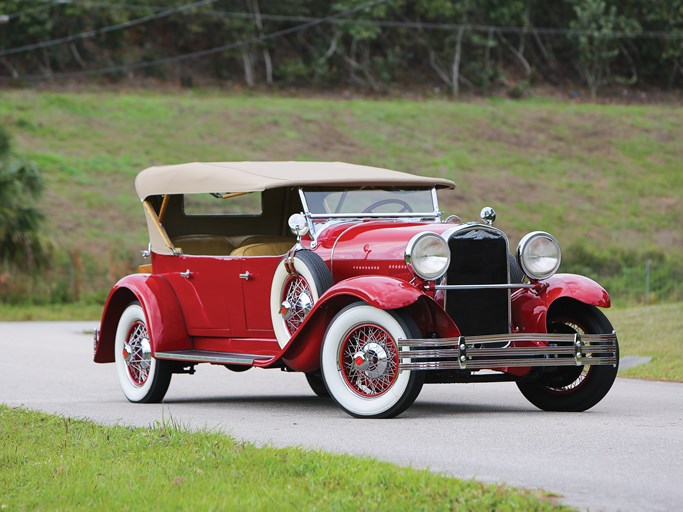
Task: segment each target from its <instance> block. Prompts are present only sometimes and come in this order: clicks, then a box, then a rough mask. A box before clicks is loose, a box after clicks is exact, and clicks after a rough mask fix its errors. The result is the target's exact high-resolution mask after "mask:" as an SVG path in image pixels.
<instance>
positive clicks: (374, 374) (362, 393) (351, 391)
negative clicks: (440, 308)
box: [320, 302, 424, 418]
mask: <svg viewBox="0 0 683 512" xmlns="http://www.w3.org/2000/svg"><path fill="white" fill-rule="evenodd" d="M414 337H419V333H418V332H416V328H415V327H414V326H413V323H412V322H411V320H410V319H409V318H403V317H401V316H400V315H398V314H396V313H394V312H388V311H383V310H381V309H377V308H375V307H372V306H370V305H368V304H366V303H364V302H357V303H355V304H351V305H349V306H347V307H345V308H344V309H342V310H341V311H340V312H339V313H337V315H336V316H335V317H334V318H333V319H332V322H331V323H330V325H329V327H328V328H327V331H326V332H325V337H324V338H323V344H322V350H321V352H320V370H321V372H322V377H323V381H324V382H325V386H326V387H327V390H328V391H329V393H330V396H331V397H332V398H333V399H334V400H335V402H337V404H339V406H340V407H341V408H342V409H344V411H346V412H347V413H348V414H350V415H351V416H355V417H357V418H392V417H394V416H397V415H398V414H400V413H401V412H403V411H405V410H406V409H407V408H408V407H410V405H411V404H412V403H413V402H414V401H415V399H416V398H417V395H418V394H419V393H420V390H421V389H422V384H423V383H424V373H423V372H415V371H407V370H406V371H399V360H400V353H399V349H398V345H397V341H398V340H399V339H401V338H403V339H408V338H414Z"/></svg>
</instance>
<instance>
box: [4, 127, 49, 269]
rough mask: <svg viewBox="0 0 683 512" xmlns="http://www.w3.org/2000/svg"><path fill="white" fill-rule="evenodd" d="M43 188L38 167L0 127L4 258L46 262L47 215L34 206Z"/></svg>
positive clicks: (25, 264) (31, 264)
mask: <svg viewBox="0 0 683 512" xmlns="http://www.w3.org/2000/svg"><path fill="white" fill-rule="evenodd" d="M42 191H43V179H42V177H41V175H40V172H39V170H38V167H37V166H36V165H35V164H34V163H33V162H28V161H26V160H24V159H23V158H19V157H17V156H15V155H14V154H13V153H12V151H11V147H10V138H9V135H8V134H7V132H6V131H5V130H4V129H3V128H2V127H0V262H3V263H4V264H14V265H16V266H17V267H19V268H21V269H25V270H31V269H33V268H35V267H36V266H39V265H41V264H42V263H43V262H44V248H45V246H44V243H43V241H42V239H41V236H40V228H41V224H42V221H43V215H42V214H41V213H40V211H39V210H38V209H37V208H36V207H35V206H34V205H35V202H36V201H37V200H38V199H39V198H40V195H41V193H42Z"/></svg>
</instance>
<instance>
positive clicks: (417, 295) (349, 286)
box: [281, 276, 460, 372]
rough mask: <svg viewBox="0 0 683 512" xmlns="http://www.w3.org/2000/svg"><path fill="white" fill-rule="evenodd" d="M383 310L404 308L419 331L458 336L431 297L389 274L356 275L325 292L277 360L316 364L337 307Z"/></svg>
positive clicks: (300, 367) (306, 367) (307, 366)
mask: <svg viewBox="0 0 683 512" xmlns="http://www.w3.org/2000/svg"><path fill="white" fill-rule="evenodd" d="M359 300H361V301H363V302H366V303H367V304H369V305H371V306H373V307H376V308H379V309H384V310H393V309H404V310H405V311H406V313H407V314H408V315H409V316H410V317H411V318H413V319H414V320H415V322H416V323H417V324H418V326H419V328H420V330H421V332H424V333H427V332H436V333H437V334H438V335H439V336H451V335H455V336H458V335H459V334H460V333H459V331H458V330H457V327H455V324H454V323H453V321H452V320H451V319H450V317H449V316H448V315H447V314H446V312H445V311H444V310H443V309H441V307H439V305H438V304H436V302H434V300H432V299H431V297H429V296H427V295H425V294H424V293H423V292H421V291H420V290H418V289H417V288H415V287H414V286H412V285H410V284H409V283H406V282H405V281H402V280H400V279H395V278H392V277H385V276H359V277H352V278H350V279H346V280H344V281H341V282H339V283H337V284H336V285H334V286H333V287H331V288H330V289H329V290H327V292H325V293H324V294H323V295H322V296H321V297H320V299H319V300H318V302H317V303H316V304H315V306H314V307H313V310H311V313H310V314H309V315H308V316H307V317H306V320H305V321H304V324H303V325H302V326H301V327H300V329H299V331H298V332H297V333H295V334H294V336H293V337H292V339H291V340H290V341H289V343H288V345H287V347H286V348H285V350H284V352H283V354H282V358H281V360H282V361H283V362H284V363H285V364H286V365H287V366H288V367H289V368H291V369H293V370H296V371H303V372H310V371H315V370H317V369H318V368H320V348H321V346H322V341H323V337H324V336H325V331H326V330H327V326H328V325H329V324H330V322H331V321H332V318H334V315H336V314H337V313H338V312H339V311H340V310H341V309H343V308H344V307H346V306H348V305H349V304H351V303H353V302H357V301H359Z"/></svg>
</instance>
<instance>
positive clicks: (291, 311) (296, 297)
mask: <svg viewBox="0 0 683 512" xmlns="http://www.w3.org/2000/svg"><path fill="white" fill-rule="evenodd" d="M333 284H334V281H333V280H332V273H331V272H330V269H329V268H327V265H326V264H325V262H324V261H323V259H322V258H321V257H320V256H318V255H317V254H315V253H314V252H313V251H309V250H305V249H302V250H299V251H296V253H295V254H294V255H291V254H288V255H287V256H285V257H284V258H283V259H282V260H281V261H280V264H279V265H278V266H277V268H276V269H275V274H274V275H273V282H272V285H271V289H270V318H271V320H272V322H273V331H274V332H275V337H276V338H277V341H278V344H279V345H280V347H283V348H284V347H285V346H286V345H287V344H288V343H289V341H290V340H291V339H292V336H293V335H294V334H295V333H296V332H297V331H298V330H299V328H300V327H301V326H302V325H303V323H304V322H305V321H306V318H307V316H308V314H309V313H310V312H311V310H312V309H313V306H314V305H315V303H316V302H318V299H319V298H320V296H321V295H322V294H323V293H325V291H327V289H328V288H330V287H331V286H332V285H333Z"/></svg>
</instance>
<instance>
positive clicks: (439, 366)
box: [398, 332, 617, 370]
mask: <svg viewBox="0 0 683 512" xmlns="http://www.w3.org/2000/svg"><path fill="white" fill-rule="evenodd" d="M516 341H535V342H544V343H550V344H551V345H545V346H531V347H514V346H509V344H511V343H513V342H516ZM501 343H506V344H508V346H505V347H500V346H499V345H500V344H501ZM487 345H497V346H487ZM398 346H399V348H400V349H403V350H402V351H401V357H400V362H399V369H400V370H453V369H458V370H464V369H484V368H511V367H537V366H583V365H613V366H616V364H617V335H616V334H615V333H614V332H612V333H611V334H581V335H580V334H578V333H577V334H556V333H514V334H495V335H486V336H470V337H465V336H459V337H457V338H455V337H453V338H441V339H399V340H398ZM594 354H595V355H594Z"/></svg>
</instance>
